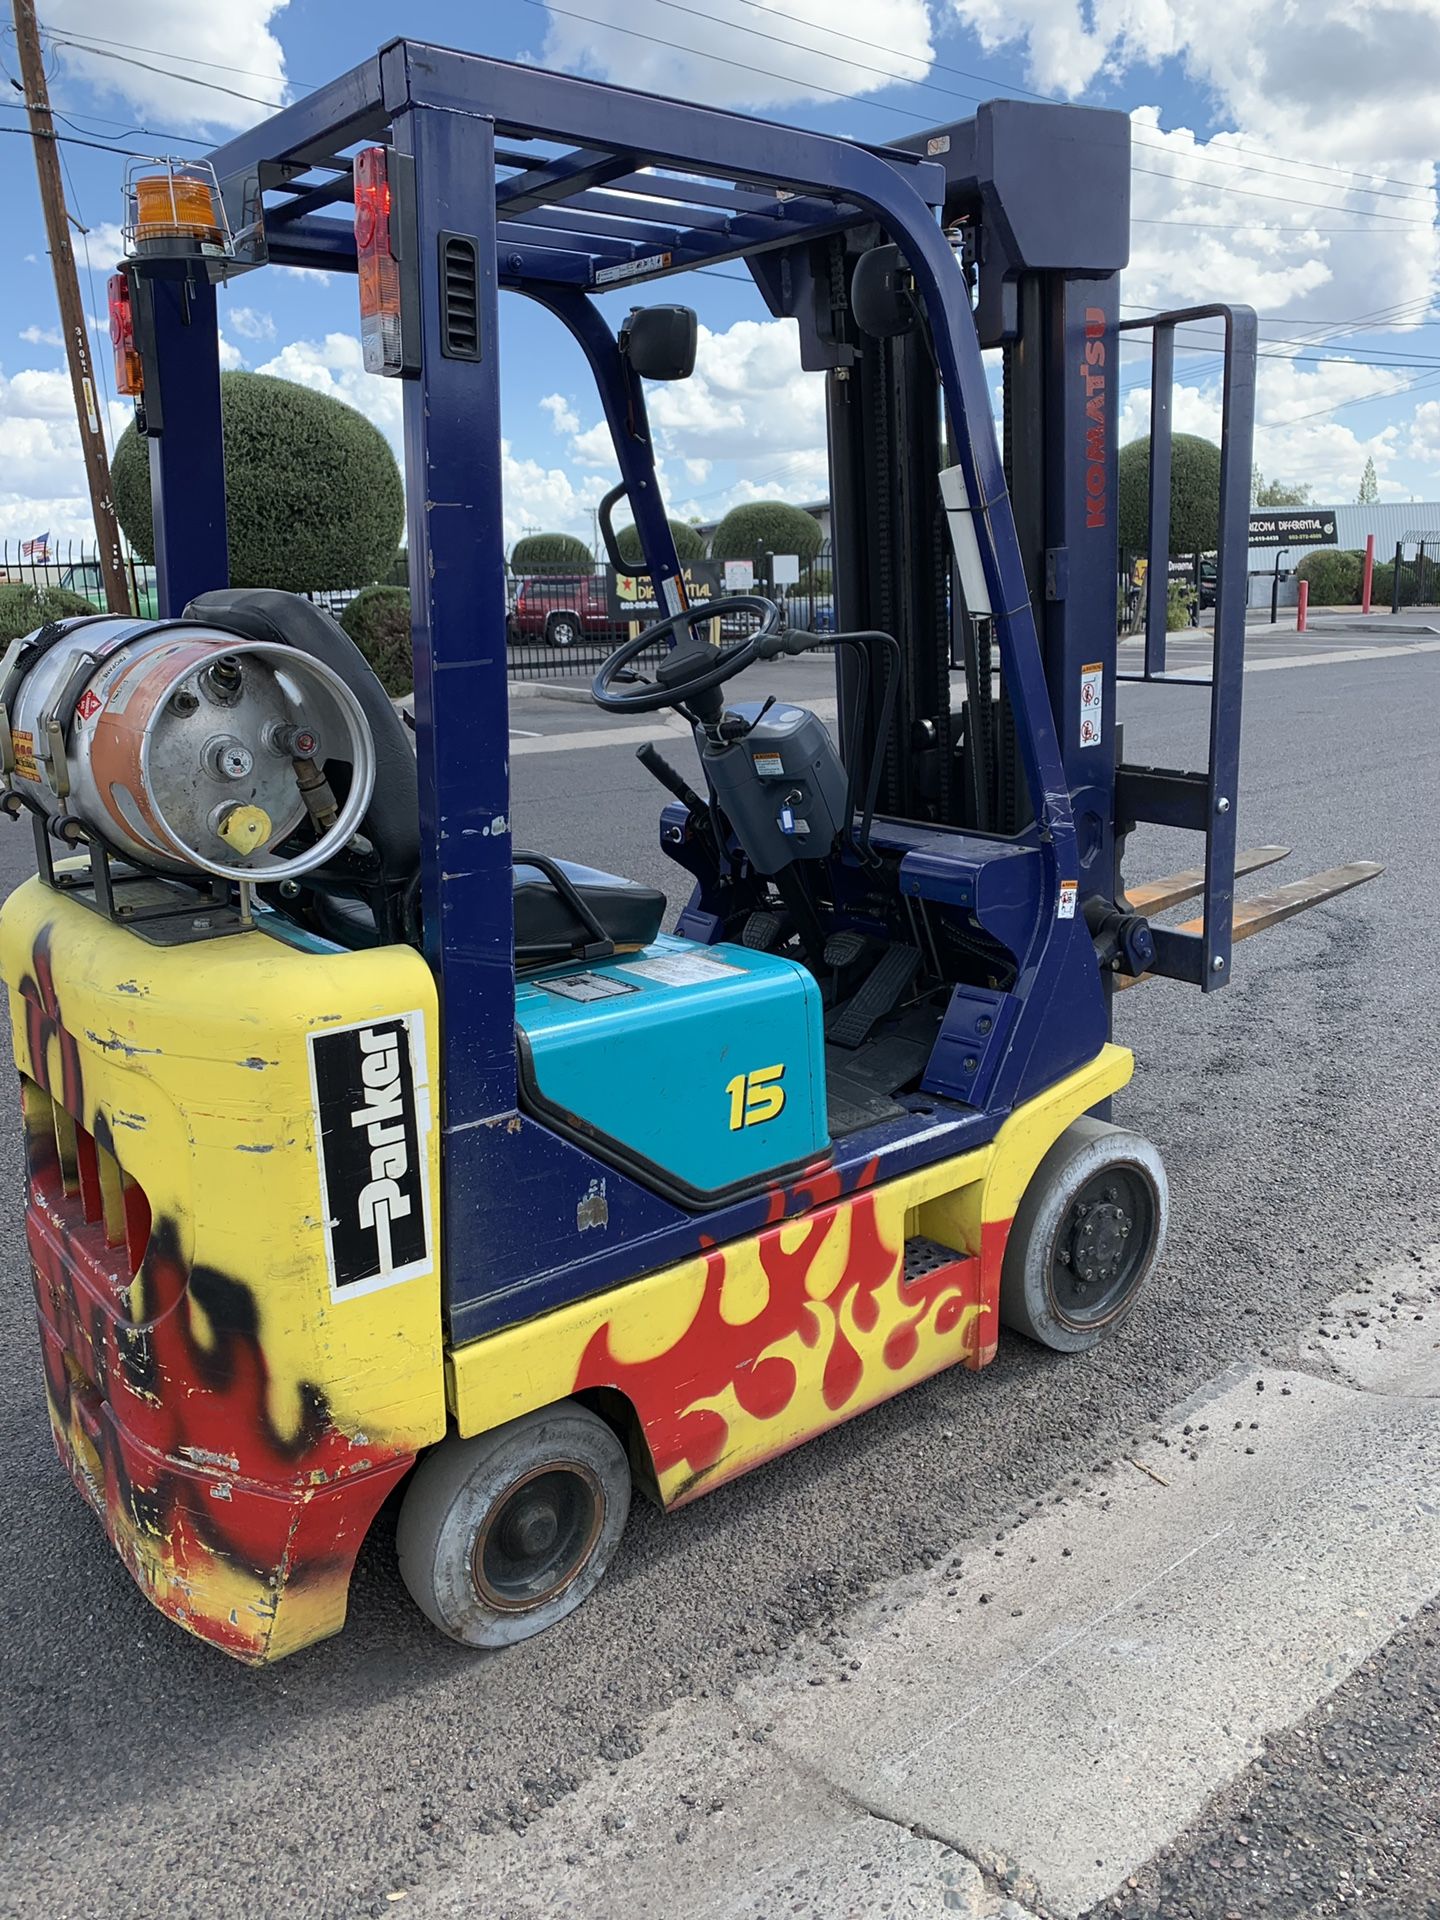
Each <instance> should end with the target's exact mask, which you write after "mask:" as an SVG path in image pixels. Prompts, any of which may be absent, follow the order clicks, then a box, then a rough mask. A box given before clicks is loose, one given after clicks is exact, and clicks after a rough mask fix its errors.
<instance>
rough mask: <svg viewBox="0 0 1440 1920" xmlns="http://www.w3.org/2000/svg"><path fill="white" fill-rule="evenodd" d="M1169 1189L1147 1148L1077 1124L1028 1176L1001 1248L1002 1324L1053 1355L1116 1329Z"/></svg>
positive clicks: (1165, 1212)
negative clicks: (1023, 1193) (1002, 1248)
mask: <svg viewBox="0 0 1440 1920" xmlns="http://www.w3.org/2000/svg"><path fill="white" fill-rule="evenodd" d="M1169 1210H1170V1190H1169V1184H1168V1182H1167V1181H1166V1178H1165V1168H1164V1165H1163V1163H1162V1161H1161V1159H1160V1155H1159V1154H1158V1153H1157V1152H1156V1150H1155V1148H1154V1147H1153V1146H1151V1144H1150V1142H1149V1141H1148V1140H1143V1139H1142V1138H1141V1137H1140V1135H1139V1134H1137V1133H1130V1132H1128V1131H1127V1130H1126V1129H1124V1128H1123V1127H1112V1126H1110V1125H1109V1124H1108V1123H1107V1122H1105V1121H1103V1120H1088V1119H1086V1120H1077V1121H1075V1122H1074V1124H1073V1125H1072V1126H1069V1127H1067V1128H1066V1129H1065V1131H1064V1133H1062V1134H1061V1136H1060V1138H1059V1139H1058V1140H1057V1141H1056V1142H1055V1145H1054V1146H1053V1147H1052V1148H1051V1149H1050V1151H1049V1153H1047V1154H1046V1156H1045V1158H1044V1159H1043V1160H1042V1161H1041V1162H1040V1164H1039V1166H1038V1167H1037V1168H1036V1169H1035V1172H1034V1175H1033V1176H1032V1178H1031V1181H1030V1184H1029V1186H1028V1187H1027V1188H1026V1189H1025V1196H1024V1198H1023V1199H1022V1200H1021V1202H1020V1206H1019V1209H1018V1211H1017V1212H1016V1215H1015V1221H1014V1224H1013V1226H1012V1227H1011V1229H1010V1237H1009V1239H1008V1241H1007V1242H1006V1247H1005V1261H1004V1265H1003V1267H1002V1268H1001V1274H1000V1318H1001V1320H1002V1321H1003V1322H1004V1323H1005V1325H1006V1326H1007V1327H1011V1328H1013V1329H1014V1330H1015V1332H1017V1333H1023V1334H1024V1335H1025V1336H1026V1337H1027V1339H1030V1340H1035V1341H1038V1342H1039V1343H1040V1345H1041V1346H1045V1347H1051V1348H1053V1349H1054V1350H1055V1351H1056V1352H1057V1353H1086V1352H1088V1351H1089V1350H1090V1349H1091V1348H1092V1347H1095V1346H1098V1345H1099V1343H1100V1340H1101V1338H1102V1336H1103V1335H1104V1334H1106V1333H1108V1332H1109V1331H1110V1329H1111V1328H1112V1327H1115V1326H1117V1325H1118V1324H1119V1323H1120V1321H1121V1320H1123V1319H1124V1317H1125V1315H1126V1314H1127V1313H1128V1312H1129V1311H1130V1309H1131V1307H1132V1306H1133V1305H1134V1304H1135V1298H1136V1295H1137V1294H1138V1293H1139V1291H1140V1288H1141V1287H1142V1285H1143V1284H1144V1282H1145V1279H1146V1277H1147V1276H1148V1274H1149V1273H1150V1270H1151V1268H1152V1267H1153V1266H1154V1265H1155V1263H1156V1261H1157V1260H1158V1259H1159V1258H1160V1255H1161V1253H1162V1251H1163V1250H1164V1246H1165V1233H1166V1228H1167V1225H1168V1222H1169Z"/></svg>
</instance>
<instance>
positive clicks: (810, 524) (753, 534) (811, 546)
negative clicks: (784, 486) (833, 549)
mask: <svg viewBox="0 0 1440 1920" xmlns="http://www.w3.org/2000/svg"><path fill="white" fill-rule="evenodd" d="M820 542H821V535H820V523H819V521H818V520H815V519H812V518H811V516H810V515H809V514H808V513H806V512H805V510H804V509H803V507H792V506H790V505H789V504H788V503H787V502H786V501H784V500H751V501H749V502H748V503H747V504H746V505H745V506H743V507H732V508H731V509H730V511H729V513H727V514H726V516H725V518H724V519H723V520H722V521H721V522H720V524H719V526H718V527H717V528H716V529H715V538H714V539H713V540H712V541H711V542H710V554H711V558H712V559H715V560H755V559H758V558H759V557H760V556H761V555H762V554H766V553H794V554H798V555H799V557H800V564H801V565H802V566H803V565H804V564H805V563H806V561H808V560H813V559H814V558H815V556H816V554H817V553H819V551H820Z"/></svg>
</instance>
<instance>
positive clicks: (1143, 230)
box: [1121, 0, 1440, 326]
mask: <svg viewBox="0 0 1440 1920" xmlns="http://www.w3.org/2000/svg"><path fill="white" fill-rule="evenodd" d="M1437 5H1440V0H1437ZM1131 118H1132V122H1133V126H1134V139H1135V145H1134V148H1133V160H1134V167H1135V171H1134V173H1133V177H1132V181H1131V218H1132V222H1133V224H1132V227H1131V242H1130V266H1129V268H1128V270H1127V272H1126V274H1125V277H1124V282H1123V290H1122V295H1121V297H1122V299H1124V300H1126V301H1128V302H1131V303H1133V304H1134V305H1136V306H1155V307H1162V306H1172V305H1182V304H1183V305H1191V304H1193V303H1194V302H1195V300H1196V298H1197V297H1204V296H1211V297H1215V298H1221V299H1225V300H1232V301H1237V302H1243V303H1244V304H1246V305H1250V306H1253V307H1255V308H1256V310H1257V311H1258V312H1260V313H1262V314H1267V315H1271V316H1279V317H1281V318H1283V317H1285V316H1286V315H1287V314H1289V313H1293V314H1296V315H1298V316H1303V317H1306V318H1308V317H1310V316H1314V315H1319V316H1320V317H1321V318H1322V319H1326V318H1331V317H1333V319H1334V320H1335V321H1336V322H1343V321H1345V320H1346V319H1348V318H1349V317H1351V316H1354V317H1357V318H1360V317H1365V318H1370V319H1373V320H1378V321H1380V322H1381V323H1382V324H1384V323H1390V322H1393V323H1394V324H1397V325H1408V326H1416V325H1418V324H1420V321H1421V320H1422V319H1423V317H1424V311H1425V307H1426V304H1427V299H1428V295H1429V292H1430V289H1431V286H1432V283H1433V282H1434V281H1435V280H1436V278H1437V276H1440V231H1437V230H1436V229H1435V228H1434V227H1430V228H1428V229H1427V228H1426V227H1425V226H1424V224H1423V223H1424V222H1425V221H1427V220H1431V219H1433V217H1434V215H1435V213H1436V210H1437V201H1436V197H1435V195H1434V194H1433V193H1430V194H1428V195H1426V196H1425V197H1423V198H1415V199H1408V200H1379V201H1376V200H1374V199H1372V198H1371V197H1370V196H1369V195H1366V194H1363V193H1357V192H1355V191H1353V190H1352V188H1353V183H1351V182H1348V181H1346V180H1342V179H1339V178H1338V177H1336V178H1335V179H1334V180H1333V181H1332V179H1331V177H1330V176H1321V175H1315V174H1310V175H1306V176H1303V177H1297V179H1296V183H1295V186H1294V189H1293V194H1294V197H1293V198H1291V199H1284V200H1281V201H1273V200H1269V199H1264V198H1249V197H1246V196H1248V195H1249V194H1250V193H1251V192H1252V190H1253V191H1257V192H1265V193H1268V192H1269V190H1270V188H1271V187H1274V188H1275V190H1276V191H1277V192H1278V193H1282V194H1288V193H1290V192H1291V191H1292V190H1291V188H1289V187H1288V186H1286V185H1285V183H1283V182H1282V181H1277V180H1274V179H1270V178H1268V177H1267V176H1266V175H1265V174H1264V173H1255V172H1251V171H1246V170H1245V169H1246V167H1247V166H1248V165H1249V164H1250V163H1251V162H1253V161H1254V156H1253V154H1251V153H1249V152H1248V148H1249V147H1250V145H1251V142H1250V140H1249V139H1248V138H1247V137H1246V136H1245V135H1242V134H1234V133H1220V134H1217V135H1215V137H1214V138H1213V139H1211V140H1209V141H1202V140H1197V139H1196V137H1195V136H1194V134H1193V133H1190V132H1188V131H1186V130H1183V129H1181V130H1176V131H1172V132H1169V133H1166V132H1162V131H1161V130H1160V128H1159V126H1158V124H1157V121H1158V111H1157V109H1156V108H1154V107H1140V108H1137V109H1136V110H1135V112H1134V113H1133V114H1132V116H1131ZM1256 164H1258V165H1259V166H1261V167H1264V166H1265V165H1266V164H1267V163H1266V162H1264V161H1260V162H1258V163H1256ZM1227 188H1228V189H1232V191H1229V192H1227V191H1226V189H1227ZM1236 188H1243V189H1244V195H1237V194H1236V193H1235V192H1234V191H1233V189H1236ZM1381 212H1383V213H1386V214H1398V215H1399V216H1400V219H1399V220H1398V221H1397V220H1393V219H1380V218H1374V217H1372V216H1374V215H1376V214H1378V213H1381ZM1412 222H1413V223H1414V224H1411V223H1412Z"/></svg>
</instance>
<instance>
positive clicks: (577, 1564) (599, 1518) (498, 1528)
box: [470, 1460, 605, 1613]
mask: <svg viewBox="0 0 1440 1920" xmlns="http://www.w3.org/2000/svg"><path fill="white" fill-rule="evenodd" d="M604 1517H605V1490H604V1488H603V1486H602V1485H601V1483H600V1481H599V1479H598V1478H597V1476H596V1475H595V1474H594V1473H593V1472H592V1470H591V1469H590V1468H589V1467H588V1466H586V1465H585V1464H584V1463H583V1462H582V1461H578V1460H557V1461H553V1462H551V1463H548V1464H547V1465H545V1466H543V1467H537V1468H536V1469H534V1470H533V1471H532V1472H531V1473H529V1474H526V1475H525V1476H524V1477H523V1478H522V1479H520V1480H519V1481H517V1482H516V1483H515V1484H514V1485H512V1486H511V1487H510V1488H509V1489H508V1491H507V1492H506V1493H505V1494H503V1495H502V1496H501V1498H500V1499H499V1500H497V1501H496V1503H495V1505H494V1506H493V1507H492V1508H491V1509H490V1512H489V1513H488V1514H487V1515H486V1517H485V1519H484V1521H483V1522H482V1523H481V1525H480V1528H479V1530H478V1532H477V1533H476V1536H475V1544H474V1548H473V1550H472V1553H471V1561H470V1564H471V1572H472V1575H473V1578H474V1581H475V1587H476V1591H477V1592H478V1593H479V1595H480V1597H481V1598H482V1599H483V1600H484V1601H485V1602H486V1603H487V1605H489V1606H491V1607H494V1608H496V1609H497V1611H500V1612H505V1613H525V1612H528V1611H530V1610H531V1609H532V1608H535V1607H539V1606H543V1605H545V1604H546V1603H547V1602H548V1601H550V1600H553V1599H554V1598H555V1596H556V1595H557V1594H559V1593H562V1592H563V1591H564V1590H565V1588H566V1587H568V1586H569V1585H570V1583H571V1581H572V1580H574V1579H575V1578H576V1576H577V1575H578V1574H579V1572H580V1571H581V1569H582V1568H583V1567H584V1565H585V1563H586V1562H587V1561H588V1560H589V1558H590V1555H591V1553H592V1552H593V1551H594V1547H595V1543H596V1541H597V1540H598V1539H599V1537H600V1529H601V1526H602V1524H603V1521H604Z"/></svg>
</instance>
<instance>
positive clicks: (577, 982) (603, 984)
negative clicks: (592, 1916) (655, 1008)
mask: <svg viewBox="0 0 1440 1920" xmlns="http://www.w3.org/2000/svg"><path fill="white" fill-rule="evenodd" d="M535 984H536V986H537V987H540V988H541V989H543V991H544V992H546V993H554V994H558V995H559V997H560V998H561V999H562V1000H619V999H621V998H622V997H623V996H624V995H625V994H627V993H638V992H639V991H640V989H639V988H638V987H632V986H631V985H630V983H629V981H628V980H616V979H614V978H613V977H612V976H611V975H610V974H608V973H567V974H566V975H565V977H564V979H563V980H537V981H536V982H535Z"/></svg>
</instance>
